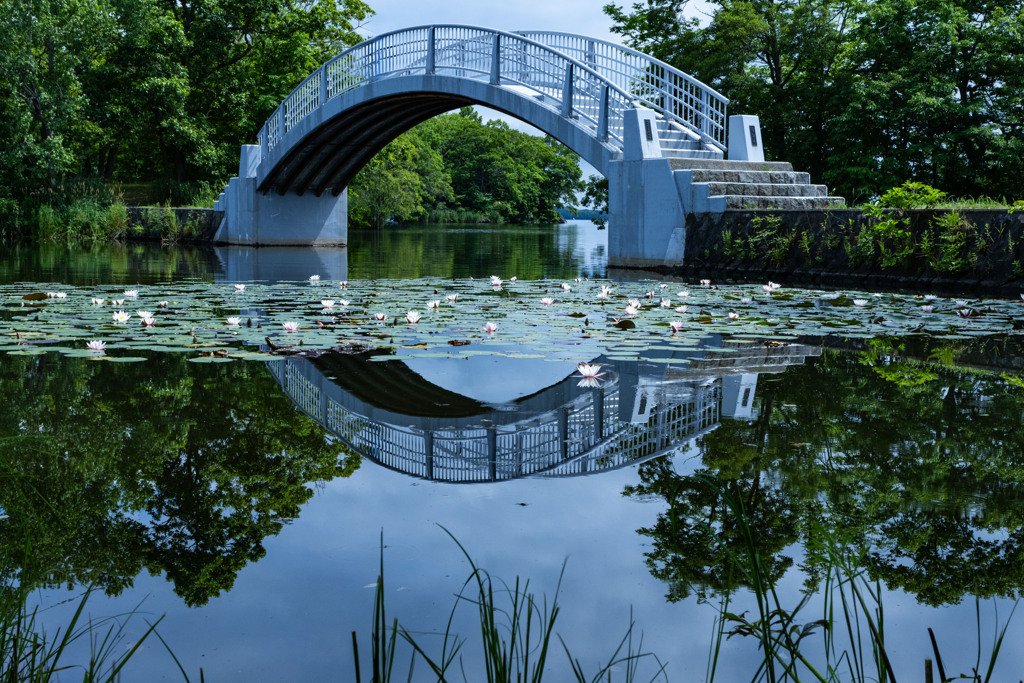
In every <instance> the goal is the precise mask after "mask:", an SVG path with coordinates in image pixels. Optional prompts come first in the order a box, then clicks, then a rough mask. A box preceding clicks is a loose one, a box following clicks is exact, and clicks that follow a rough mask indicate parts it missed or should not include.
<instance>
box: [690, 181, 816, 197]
mask: <svg viewBox="0 0 1024 683" xmlns="http://www.w3.org/2000/svg"><path fill="white" fill-rule="evenodd" d="M693 189H694V191H695V192H701V191H705V192H707V196H709V197H713V196H716V195H743V196H748V197H826V196H828V188H827V187H825V186H824V185H811V184H810V183H771V182H768V183H694V184H693Z"/></svg>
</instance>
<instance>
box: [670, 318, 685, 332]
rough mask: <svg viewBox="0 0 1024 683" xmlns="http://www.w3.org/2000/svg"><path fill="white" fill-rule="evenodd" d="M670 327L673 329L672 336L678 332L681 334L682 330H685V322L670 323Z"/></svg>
mask: <svg viewBox="0 0 1024 683" xmlns="http://www.w3.org/2000/svg"><path fill="white" fill-rule="evenodd" d="M669 327H671V328H672V334H675V333H676V332H679V331H680V330H682V329H683V321H682V320H673V321H672V322H670V323H669Z"/></svg>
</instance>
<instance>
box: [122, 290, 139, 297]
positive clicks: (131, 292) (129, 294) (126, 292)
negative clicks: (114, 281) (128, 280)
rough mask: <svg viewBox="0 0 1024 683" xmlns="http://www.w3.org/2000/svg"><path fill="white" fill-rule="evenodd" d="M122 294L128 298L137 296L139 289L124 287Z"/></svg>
mask: <svg viewBox="0 0 1024 683" xmlns="http://www.w3.org/2000/svg"><path fill="white" fill-rule="evenodd" d="M124 295H125V297H127V298H129V299H134V298H136V297H137V296H139V290H137V289H126V290H124Z"/></svg>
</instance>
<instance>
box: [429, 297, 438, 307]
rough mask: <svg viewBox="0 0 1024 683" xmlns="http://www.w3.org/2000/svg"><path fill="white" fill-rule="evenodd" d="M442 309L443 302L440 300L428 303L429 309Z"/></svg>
mask: <svg viewBox="0 0 1024 683" xmlns="http://www.w3.org/2000/svg"><path fill="white" fill-rule="evenodd" d="M440 307H441V302H440V301H439V300H437V299H434V300H433V301H428V302H427V308H440Z"/></svg>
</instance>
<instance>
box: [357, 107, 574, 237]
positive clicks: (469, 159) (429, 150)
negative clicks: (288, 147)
mask: <svg viewBox="0 0 1024 683" xmlns="http://www.w3.org/2000/svg"><path fill="white" fill-rule="evenodd" d="M580 176H581V172H580V167H579V161H578V158H577V156H576V154H575V153H573V152H572V151H571V150H569V149H568V148H567V147H565V146H564V145H562V144H560V143H558V142H556V141H555V140H554V139H552V138H550V137H548V138H539V137H536V136H533V135H528V134H526V133H523V132H520V131H517V130H513V129H512V128H510V127H509V126H508V125H507V124H505V123H504V122H502V121H489V122H487V123H486V124H485V123H484V122H483V120H482V118H481V116H480V114H478V113H477V112H476V111H474V110H473V109H472V108H470V107H465V108H463V109H462V110H461V111H459V112H458V113H457V114H455V113H452V114H443V115H441V116H437V117H435V118H433V119H430V120H429V121H426V122H424V123H421V124H420V125H418V126H416V128H414V129H413V130H411V131H409V132H408V133H405V134H404V135H402V136H400V137H399V138H397V139H395V140H394V141H392V142H391V143H390V144H388V146H387V147H385V148H384V149H383V150H382V151H381V152H380V153H379V154H377V156H375V157H374V158H373V159H372V160H371V161H370V163H369V164H367V165H366V166H365V167H364V168H363V169H362V170H361V171H360V172H359V174H358V175H357V176H356V178H355V180H354V181H353V182H352V185H351V186H350V189H349V192H350V194H349V200H350V219H351V221H352V224H353V225H355V226H371V225H372V226H374V227H380V226H381V225H383V224H384V222H386V221H389V220H394V221H398V222H402V221H410V220H418V219H420V220H421V219H423V218H428V217H429V219H430V220H431V221H433V222H438V223H463V222H487V223H553V222H558V221H559V220H560V217H559V215H558V213H557V212H556V211H555V208H556V207H558V206H576V195H575V193H576V191H577V190H580V189H582V183H581V182H580Z"/></svg>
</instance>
